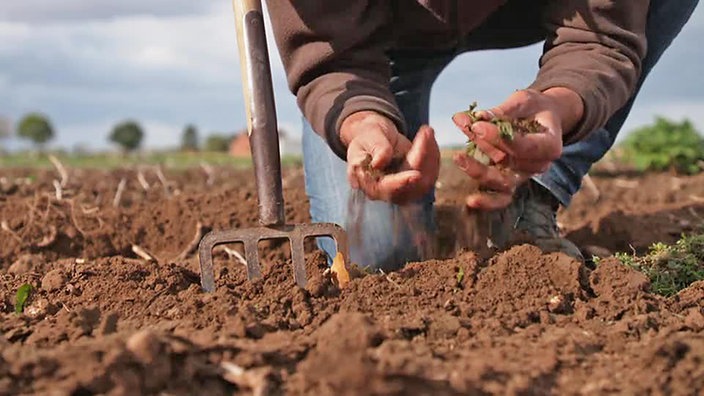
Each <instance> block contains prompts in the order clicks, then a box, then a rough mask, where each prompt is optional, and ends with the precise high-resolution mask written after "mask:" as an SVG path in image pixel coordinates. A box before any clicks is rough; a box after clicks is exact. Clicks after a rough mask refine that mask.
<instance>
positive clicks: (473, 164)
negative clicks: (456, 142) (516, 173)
mask: <svg viewBox="0 0 704 396" xmlns="http://www.w3.org/2000/svg"><path fill="white" fill-rule="evenodd" d="M453 159H454V162H455V164H456V165H457V166H458V167H459V168H460V169H462V170H463V171H464V172H465V173H466V174H467V176H469V177H471V178H472V179H474V180H476V181H477V182H478V183H479V185H480V186H481V187H482V188H487V189H491V190H495V191H500V192H507V193H513V191H514V190H515V188H516V184H515V178H509V177H507V176H506V175H504V174H503V173H502V172H501V171H500V170H499V169H497V168H496V167H493V166H486V165H482V164H480V163H479V162H478V161H476V160H475V159H473V158H469V157H467V156H466V155H464V154H458V155H455V157H454V158H453Z"/></svg>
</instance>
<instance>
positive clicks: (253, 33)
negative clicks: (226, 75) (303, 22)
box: [232, 0, 284, 226]
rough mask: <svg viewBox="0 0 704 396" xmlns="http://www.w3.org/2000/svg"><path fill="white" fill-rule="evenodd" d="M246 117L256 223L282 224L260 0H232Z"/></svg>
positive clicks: (276, 138)
mask: <svg viewBox="0 0 704 396" xmlns="http://www.w3.org/2000/svg"><path fill="white" fill-rule="evenodd" d="M232 4H233V7H234V11H235V26H236V28H237V46H238V48H239V56H240V68H241V73H242V92H243V94H244V101H245V111H246V116H247V134H248V136H249V145H250V149H251V152H252V161H253V163H254V177H255V180H256V184H257V197H258V199H259V222H260V223H261V224H262V225H264V226H276V225H282V224H284V198H283V190H282V186H281V157H280V153H279V131H278V124H277V120H276V105H275V104H274V89H273V86H272V79H271V66H270V63H269V51H268V47H267V43H266V32H265V29H264V12H263V11H262V3H261V0H233V1H232Z"/></svg>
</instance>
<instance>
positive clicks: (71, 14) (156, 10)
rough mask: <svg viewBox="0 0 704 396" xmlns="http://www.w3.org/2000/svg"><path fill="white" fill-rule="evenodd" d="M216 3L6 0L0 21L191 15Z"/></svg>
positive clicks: (201, 0)
mask: <svg viewBox="0 0 704 396" xmlns="http://www.w3.org/2000/svg"><path fill="white" fill-rule="evenodd" d="M215 3H216V0H149V1H143V0H120V1H109V0H62V1H55V0H21V1H9V0H8V1H5V2H4V4H3V6H2V8H0V21H15V22H30V23H42V22H57V21H73V22H75V21H86V20H96V19H114V18H119V17H123V16H131V15H153V16H167V17H168V16H175V15H193V14H203V13H207V12H208V11H210V10H211V9H212V8H213V6H214V4H215Z"/></svg>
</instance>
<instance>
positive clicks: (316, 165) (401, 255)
mask: <svg viewBox="0 0 704 396" xmlns="http://www.w3.org/2000/svg"><path fill="white" fill-rule="evenodd" d="M424 55H427V56H423V55H418V54H415V55H414V54H406V55H403V54H398V55H393V56H392V59H395V60H394V61H392V75H393V76H392V78H391V81H390V86H391V89H392V91H393V92H394V93H395V95H396V101H397V104H398V105H399V108H400V109H401V111H402V112H403V114H404V117H405V119H406V123H407V126H408V131H409V136H408V137H409V138H411V139H412V138H413V137H414V136H415V133H416V132H417V130H418V128H419V127H420V126H421V125H422V124H424V123H428V118H429V101H430V88H431V86H432V84H433V82H434V81H435V79H436V78H437V75H438V74H439V73H440V71H441V70H442V69H443V68H444V67H445V66H446V65H447V63H449V61H450V59H451V56H450V55H447V54H424ZM303 165H304V172H305V183H306V192H307V194H308V198H309V201H310V214H311V218H312V220H313V221H314V222H332V223H337V224H339V225H342V226H343V227H345V228H346V229H347V230H348V231H349V230H350V227H349V226H348V224H346V223H347V220H348V219H347V214H348V198H349V195H350V193H351V188H350V185H349V182H348V181H347V163H346V162H345V161H343V160H341V159H340V158H338V157H337V156H336V155H335V154H334V153H333V152H332V150H330V148H329V147H328V145H327V144H326V142H325V141H324V139H323V138H321V137H320V136H319V135H318V134H316V133H315V132H314V131H313V129H312V128H311V126H310V124H309V123H308V122H307V121H306V120H305V119H304V120H303ZM433 202H434V193H433V192H431V193H429V194H427V195H426V196H425V197H423V198H422V199H421V200H420V201H419V202H417V203H416V204H414V205H411V206H410V207H404V208H400V207H399V206H397V205H393V204H390V203H386V202H381V201H369V200H366V201H365V203H364V214H363V219H364V221H363V223H362V224H361V233H360V234H361V235H360V237H361V239H362V240H361V244H360V246H354V245H353V246H351V251H350V256H351V260H352V262H354V263H356V264H359V265H361V266H369V267H371V268H373V269H377V268H381V269H383V270H393V269H397V268H399V267H401V266H403V265H404V264H405V263H407V262H409V261H414V260H418V259H420V256H419V252H418V249H417V247H416V245H415V244H414V243H413V240H412V233H411V230H410V229H409V224H408V223H406V222H404V221H401V219H402V218H404V213H402V212H404V211H415V214H414V215H413V217H416V216H418V215H419V216H418V217H420V222H421V224H420V226H422V227H424V228H426V229H434V219H433ZM405 213H407V212H405ZM318 246H319V247H320V248H321V249H322V250H323V251H324V252H325V253H326V254H327V256H328V260H330V257H334V255H335V245H334V243H333V241H332V240H331V239H330V238H318Z"/></svg>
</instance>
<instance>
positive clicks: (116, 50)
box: [0, 0, 704, 149]
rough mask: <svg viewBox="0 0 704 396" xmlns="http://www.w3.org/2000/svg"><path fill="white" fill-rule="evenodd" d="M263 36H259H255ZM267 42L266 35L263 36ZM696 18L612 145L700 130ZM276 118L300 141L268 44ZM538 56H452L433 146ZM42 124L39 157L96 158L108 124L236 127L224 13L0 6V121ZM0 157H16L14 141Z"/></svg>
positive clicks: (437, 95) (150, 139)
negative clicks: (92, 153)
mask: <svg viewBox="0 0 704 396" xmlns="http://www.w3.org/2000/svg"><path fill="white" fill-rule="evenodd" d="M267 28H269V26H267ZM268 31H269V32H270V31H271V30H270V29H268ZM702 37H704V10H702V8H701V7H699V8H698V9H697V10H695V12H694V15H693V16H692V19H691V20H690V22H689V24H688V25H687V26H685V28H684V30H683V31H682V33H681V34H680V36H679V37H678V38H677V39H676V40H675V42H674V43H673V45H672V46H671V47H670V48H669V50H668V51H667V52H666V53H665V55H664V57H663V59H662V60H661V61H660V63H659V64H658V65H657V66H656V68H655V69H654V70H653V72H652V74H651V76H650V78H649V79H648V80H647V81H646V84H645V85H644V88H643V90H642V92H641V94H640V95H639V97H638V100H637V102H636V105H635V107H634V109H633V111H632V112H631V115H630V117H629V119H628V120H627V122H626V125H624V128H623V133H622V136H621V137H623V135H625V134H626V133H627V132H628V131H630V130H633V129H634V128H636V127H638V126H641V125H644V124H648V123H650V122H652V120H653V119H654V117H655V116H656V115H664V116H666V117H669V118H672V119H675V120H681V119H683V118H689V119H690V120H692V121H693V122H694V124H695V126H696V127H697V128H698V129H699V130H704V78H702V74H701V70H702V64H703V63H704V46H702V45H701V40H702ZM269 47H270V48H269V49H270V53H271V61H272V71H273V78H274V90H275V96H276V104H277V117H278V120H279V124H280V126H281V127H282V128H284V129H286V130H287V131H289V132H290V133H291V134H292V135H293V136H300V126H301V116H300V113H299V111H298V108H297V106H296V103H295V98H294V97H293V95H292V94H291V93H290V91H289V89H288V86H287V84H286V79H285V75H284V70H283V66H282V65H281V61H280V58H279V56H278V53H277V52H276V48H275V45H274V42H273V40H271V36H270V42H269ZM540 52H541V47H540V46H539V45H534V46H530V47H526V48H521V49H514V50H504V51H484V52H479V53H477V52H475V53H470V54H464V55H462V56H460V57H459V58H457V59H456V60H455V61H454V62H453V63H452V64H451V65H450V66H449V67H448V68H447V69H445V70H444V71H443V73H442V74H441V75H440V78H439V79H438V81H437V82H436V84H435V86H434V89H433V92H432V96H431V120H430V123H431V125H432V126H433V127H434V128H435V130H436V135H437V137H438V140H439V142H440V143H441V144H443V145H450V144H458V143H462V142H463V141H464V136H463V135H462V134H461V133H460V132H459V131H457V129H456V128H455V127H454V125H453V124H452V122H451V119H450V117H451V115H452V114H453V113H454V112H456V111H459V110H463V109H466V108H467V107H468V105H469V104H470V103H471V102H473V101H475V100H476V101H478V102H479V104H480V107H488V106H492V105H496V104H498V103H500V102H501V101H502V100H503V99H504V98H505V97H506V96H508V95H509V94H510V93H511V92H512V91H514V90H515V89H518V88H521V87H524V86H526V85H528V84H529V83H530V82H531V80H532V78H533V77H534V76H535V72H536V71H537V62H538V57H539V55H540ZM31 111H40V112H43V113H45V114H46V115H48V116H49V118H50V120H51V122H52V124H53V125H54V127H55V130H56V134H57V137H56V139H55V140H54V141H53V142H52V144H51V145H50V146H53V147H62V148H66V149H75V148H82V149H105V148H107V147H110V146H109V143H108V141H107V136H108V134H109V132H110V129H111V128H112V126H113V125H115V124H116V123H118V122H120V121H122V120H125V119H135V120H137V121H139V122H140V123H141V124H142V125H143V127H144V129H145V134H146V136H145V142H144V144H145V147H147V148H152V149H160V148H169V147H175V146H177V145H178V144H179V141H180V137H181V132H182V130H183V128H184V126H185V125H186V124H188V123H192V124H194V125H196V126H197V127H198V129H199V131H200V134H201V136H205V135H208V134H210V133H213V132H226V133H232V132H235V131H238V130H241V129H242V128H243V127H244V126H245V125H246V122H245V115H244V106H243V99H242V92H241V84H240V71H239V60H238V53H237V45H236V37H235V29H234V19H233V14H232V6H231V4H230V2H228V1H224V0H223V1H219V0H197V1H196V0H149V1H144V0H121V1H119V2H118V1H107V0H62V1H56V0H21V1H19V0H16V1H9V0H4V1H2V4H0V118H5V119H9V120H11V121H12V122H17V121H18V120H19V119H20V118H21V117H22V116H23V115H24V114H26V113H28V112H31ZM0 145H3V146H4V147H6V148H10V149H17V148H22V147H25V145H24V144H23V143H22V142H19V141H18V140H17V139H14V138H13V139H5V140H4V141H0Z"/></svg>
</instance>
